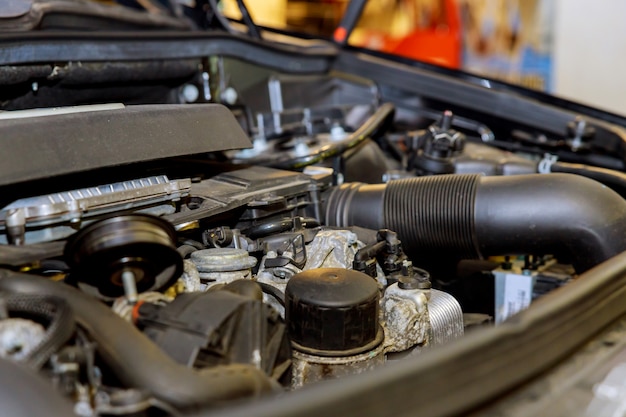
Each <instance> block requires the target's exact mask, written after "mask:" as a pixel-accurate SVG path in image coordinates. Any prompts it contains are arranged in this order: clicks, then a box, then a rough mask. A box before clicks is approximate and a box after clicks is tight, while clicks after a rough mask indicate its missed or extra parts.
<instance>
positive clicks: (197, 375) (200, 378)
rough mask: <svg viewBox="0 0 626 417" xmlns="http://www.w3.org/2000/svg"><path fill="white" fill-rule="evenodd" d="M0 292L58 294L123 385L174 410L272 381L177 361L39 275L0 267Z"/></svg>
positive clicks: (242, 368)
mask: <svg viewBox="0 0 626 417" xmlns="http://www.w3.org/2000/svg"><path fill="white" fill-rule="evenodd" d="M0 291H5V292H8V293H13V294H48V295H53V296H56V297H60V298H62V299H64V300H65V301H66V302H67V303H68V304H69V305H70V307H71V308H72V310H73V311H74V315H75V317H76V321H77V323H78V324H79V325H80V326H81V327H82V328H84V329H85V330H86V331H87V333H88V334H89V336H90V337H91V338H92V339H93V340H94V341H95V342H96V344H97V346H98V353H99V354H100V356H101V357H102V359H103V361H104V362H105V363H106V364H107V366H108V367H109V368H110V369H111V370H112V371H113V373H114V374H115V375H116V376H117V377H118V378H119V379H120V381H121V382H122V383H123V384H124V385H126V386H129V387H134V388H142V389H146V390H148V391H149V392H150V393H151V394H152V395H153V396H154V397H155V398H157V399H159V400H161V401H164V402H165V403H167V404H170V405H172V406H174V407H176V408H178V409H180V410H194V409H201V408H206V407H208V406H214V405H218V404H221V403H223V402H224V401H227V400H236V399H242V398H248V397H253V396H257V395H259V394H261V393H263V392H265V391H269V390H270V389H271V387H272V382H271V381H270V379H269V377H267V376H266V375H265V374H264V373H263V372H262V371H260V370H258V369H256V368H254V367H252V366H248V365H227V366H217V367H214V368H210V369H203V370H200V371H196V370H193V369H190V368H187V367H185V366H183V365H180V364H178V363H176V362H174V360H172V359H171V358H170V357H169V356H167V355H166V354H165V353H164V352H163V351H162V350H161V349H159V348H158V347H157V346H156V345H155V344H154V343H153V342H152V341H151V340H150V339H148V338H147V337H146V336H145V335H144V334H143V333H141V332H140V331H139V330H138V329H137V328H135V327H134V326H132V325H131V324H130V323H128V322H126V321H125V320H124V319H122V318H121V317H119V316H117V315H116V314H114V313H113V312H112V311H111V310H110V309H109V308H107V306H106V305H104V304H102V303H100V302H99V301H98V300H96V299H95V298H92V297H90V296H89V295H87V294H84V293H82V292H80V291H79V290H77V289H75V288H72V287H70V286H67V285H64V284H61V283H58V282H53V281H50V280H48V279H45V278H41V277H37V276H32V275H26V274H19V273H15V272H12V271H7V270H0Z"/></svg>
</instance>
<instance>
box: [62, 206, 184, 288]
mask: <svg viewBox="0 0 626 417" xmlns="http://www.w3.org/2000/svg"><path fill="white" fill-rule="evenodd" d="M175 240H176V233H175V231H174V228H173V227H172V225H171V224H170V223H168V222H167V221H165V220H163V219H160V218H158V217H154V216H148V215H141V214H133V215H125V216H118V217H113V218H109V219H105V220H100V221H98V222H96V223H93V224H91V225H89V226H87V227H85V228H83V229H82V230H80V231H79V232H78V233H77V234H75V235H74V236H72V238H71V239H70V240H69V241H68V243H67V245H66V246H65V257H66V259H67V262H68V263H69V264H70V266H71V267H72V268H73V269H72V275H73V277H74V279H76V280H78V281H80V282H83V283H85V284H87V285H90V286H93V287H95V288H97V289H98V291H99V292H100V294H102V295H104V296H106V297H116V296H119V295H121V294H123V293H124V292H125V291H128V290H129V289H130V288H127V287H129V285H128V284H129V283H128V282H125V281H128V279H129V278H126V279H125V278H124V277H130V274H131V273H132V278H133V279H134V281H135V282H136V290H137V291H139V292H144V291H151V290H159V289H163V288H167V287H168V286H170V285H172V284H173V283H174V282H175V281H176V280H177V279H178V277H179V276H180V273H181V272H182V269H183V262H182V258H181V256H180V255H179V253H178V252H177V251H176V248H175V246H174V242H175ZM130 290H131V291H132V289H130ZM131 296H132V294H131ZM133 297H134V296H133Z"/></svg>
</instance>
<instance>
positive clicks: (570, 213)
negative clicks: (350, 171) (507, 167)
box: [325, 174, 626, 272]
mask: <svg viewBox="0 0 626 417" xmlns="http://www.w3.org/2000/svg"><path fill="white" fill-rule="evenodd" d="M325 213H326V214H325V215H326V224H327V225H329V226H341V227H347V226H361V227H366V228H370V229H375V230H376V229H381V228H388V229H391V230H394V231H396V232H398V235H399V237H400V239H401V240H402V243H403V247H404V248H405V250H406V251H407V253H409V254H411V255H413V254H419V255H425V254H426V255H427V254H433V253H438V252H439V253H441V252H444V251H446V253H450V252H454V253H455V254H456V255H458V256H459V257H462V258H477V257H484V256H490V255H512V254H552V255H555V256H557V257H559V258H560V259H562V260H563V261H568V262H571V263H572V264H573V265H574V267H575V268H576V270H577V272H582V271H585V270H587V269H589V268H591V267H592V266H594V265H597V264H599V263H600V262H602V261H604V260H606V259H608V258H610V257H612V256H614V255H616V254H618V253H620V252H622V251H624V250H626V201H625V200H624V199H622V198H621V197H620V196H619V195H618V194H617V193H615V192H614V191H612V190H610V189H608V188H606V187H604V186H603V185H602V184H600V183H598V182H596V181H593V180H590V179H587V178H584V177H581V176H578V175H571V174H551V175H539V174H532V175H516V176H511V177H483V176H480V175H440V176H431V177H419V178H410V179H402V180H397V181H391V182H389V183H387V184H375V185H369V184H361V183H349V184H343V185H341V186H339V187H336V188H335V189H334V190H333V191H332V193H331V194H330V195H329V196H328V198H327V200H326V203H325Z"/></svg>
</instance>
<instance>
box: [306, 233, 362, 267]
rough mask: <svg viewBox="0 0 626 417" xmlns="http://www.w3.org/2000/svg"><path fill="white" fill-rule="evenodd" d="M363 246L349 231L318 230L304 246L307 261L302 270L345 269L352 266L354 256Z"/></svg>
mask: <svg viewBox="0 0 626 417" xmlns="http://www.w3.org/2000/svg"><path fill="white" fill-rule="evenodd" d="M363 246H365V245H364V244H363V243H362V242H359V240H358V238H357V236H356V234H354V233H353V232H351V231H349V230H330V229H328V230H320V231H319V232H318V233H317V234H316V235H315V238H314V239H313V241H312V242H311V243H309V244H308V245H307V246H306V253H307V260H306V265H305V266H304V268H303V270H307V269H314V268H346V269H349V268H350V267H351V266H352V261H353V260H354V255H355V254H356V252H357V251H358V250H359V249H360V248H362V247H363Z"/></svg>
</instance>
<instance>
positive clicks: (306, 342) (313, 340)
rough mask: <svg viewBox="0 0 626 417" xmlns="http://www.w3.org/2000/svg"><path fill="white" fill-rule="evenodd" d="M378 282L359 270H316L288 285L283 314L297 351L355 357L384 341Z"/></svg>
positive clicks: (296, 277) (304, 273) (307, 272)
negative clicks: (381, 327)
mask: <svg viewBox="0 0 626 417" xmlns="http://www.w3.org/2000/svg"><path fill="white" fill-rule="evenodd" d="M379 297H380V295H379V291H378V284H377V283H376V281H375V280H374V279H372V277H370V276H369V275H366V274H364V273H362V272H358V271H353V270H347V269H341V268H319V269H311V270H308V271H304V272H301V273H299V274H296V275H294V276H293V278H291V279H290V280H289V283H287V289H286V292H285V318H286V320H287V326H288V328H289V334H290V336H291V340H292V342H293V343H294V346H295V348H296V349H298V350H301V351H303V352H305V353H310V354H315V355H320V356H348V355H355V354H358V353H361V352H364V351H367V350H370V349H372V348H374V347H376V346H377V345H378V344H379V343H380V342H381V341H382V331H381V330H380V329H379V325H378V300H379Z"/></svg>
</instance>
